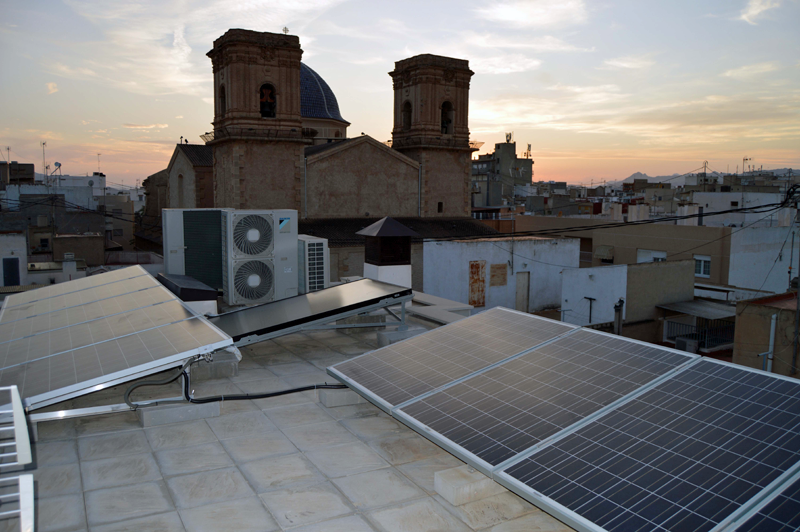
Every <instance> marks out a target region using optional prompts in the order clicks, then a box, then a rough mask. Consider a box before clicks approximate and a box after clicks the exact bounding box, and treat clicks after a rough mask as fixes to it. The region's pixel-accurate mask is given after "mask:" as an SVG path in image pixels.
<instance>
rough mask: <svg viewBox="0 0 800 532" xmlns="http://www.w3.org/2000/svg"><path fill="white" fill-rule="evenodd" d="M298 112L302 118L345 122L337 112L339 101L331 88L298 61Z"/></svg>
mask: <svg viewBox="0 0 800 532" xmlns="http://www.w3.org/2000/svg"><path fill="white" fill-rule="evenodd" d="M300 114H301V115H302V116H303V118H333V119H334V120H341V121H342V122H347V120H345V119H344V118H342V115H341V114H339V103H338V102H337V101H336V96H335V95H334V94H333V91H332V90H331V88H330V87H328V84H327V83H325V80H324V79H322V78H321V77H320V75H319V74H317V73H316V72H314V71H313V70H312V69H311V68H310V67H309V66H308V65H306V64H305V63H300ZM347 123H348V124H349V123H350V122H347Z"/></svg>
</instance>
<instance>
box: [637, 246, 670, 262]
mask: <svg viewBox="0 0 800 532" xmlns="http://www.w3.org/2000/svg"><path fill="white" fill-rule="evenodd" d="M666 260H667V252H666V251H657V250H653V249H637V250H636V263H637V264H641V263H642V262H664V261H666Z"/></svg>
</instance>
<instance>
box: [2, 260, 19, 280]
mask: <svg viewBox="0 0 800 532" xmlns="http://www.w3.org/2000/svg"><path fill="white" fill-rule="evenodd" d="M3 286H19V257H4V258H3Z"/></svg>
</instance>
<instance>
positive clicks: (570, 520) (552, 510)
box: [492, 340, 800, 532]
mask: <svg viewBox="0 0 800 532" xmlns="http://www.w3.org/2000/svg"><path fill="white" fill-rule="evenodd" d="M631 341H634V342H638V343H645V342H639V341H638V340H631ZM665 349H668V348H665ZM670 350H671V351H675V350H674V349H670ZM681 353H682V352H681ZM696 356H697V358H695V359H694V360H692V361H690V362H688V363H687V364H683V365H681V366H679V367H678V368H675V370H673V371H671V372H670V373H669V378H671V377H674V376H675V375H677V374H679V373H682V372H684V371H687V370H689V369H691V368H692V367H693V366H695V365H697V364H700V363H701V362H710V363H714V364H719V365H722V366H732V367H735V368H737V369H740V370H742V371H749V372H752V373H756V374H759V375H768V376H770V377H775V378H778V379H782V380H786V381H789V382H792V383H795V384H796V383H797V380H796V379H793V378H791V377H785V376H783V375H778V374H775V373H770V372H767V371H762V370H759V369H754V368H750V367H747V366H740V365H739V364H733V363H731V362H723V361H720V360H716V359H713V358H706V357H703V356H699V355H696ZM666 380H668V378H659V379H656V380H655V381H653V382H651V383H648V384H646V385H645V386H643V387H641V388H640V389H638V390H636V391H635V392H632V393H630V394H629V395H627V396H626V397H625V398H624V401H620V402H618V403H617V404H616V405H615V406H614V408H613V409H611V408H606V409H604V410H603V414H602V415H605V414H608V413H610V412H612V411H613V410H616V409H617V408H619V407H621V406H623V405H624V404H626V403H628V402H630V401H632V400H634V399H636V398H637V397H639V396H641V395H643V394H645V393H647V392H649V391H650V390H652V389H653V388H655V387H657V386H659V385H660V384H662V383H663V382H665V381H666ZM600 417H601V415H595V416H591V419H590V418H587V419H584V420H581V421H580V422H578V423H575V424H574V425H572V426H571V427H569V428H567V429H564V430H562V431H561V432H559V433H558V434H556V435H554V436H553V437H551V438H549V439H548V441H547V445H540V446H537V447H535V448H533V449H530V450H529V451H526V452H524V453H520V454H519V455H517V456H516V457H514V458H513V459H512V460H509V461H507V462H506V463H504V464H501V465H502V470H501V469H500V468H499V467H498V468H497V469H496V470H495V471H494V472H493V474H492V478H493V479H494V480H495V481H496V482H497V483H498V484H500V485H502V486H503V487H505V488H507V489H509V490H510V491H513V492H514V493H516V494H517V495H519V496H520V497H522V498H523V499H525V500H527V501H528V502H530V503H531V504H533V505H534V506H536V507H538V508H540V509H541V510H544V511H545V512H547V513H548V514H550V515H552V516H554V517H556V518H557V519H558V520H560V521H562V522H564V523H566V524H567V525H569V526H571V527H572V528H574V529H575V530H578V531H580V532H607V530H606V529H604V528H602V527H600V526H598V525H596V524H595V523H593V522H591V521H589V520H588V519H585V518H584V517H582V516H581V515H579V514H577V513H576V512H573V511H572V510H570V509H569V508H567V507H565V506H563V505H561V504H560V503H558V502H556V501H554V500H553V499H551V498H549V497H546V496H545V495H543V494H541V493H539V492H538V491H536V490H534V489H532V488H531V487H529V486H527V485H526V484H524V483H523V482H520V481H519V480H517V479H515V478H514V477H512V476H511V475H509V474H508V473H506V472H505V470H506V469H509V468H511V467H513V466H514V465H516V464H517V463H518V462H521V461H522V460H525V459H526V458H530V457H531V456H533V455H535V454H536V453H538V452H540V451H542V450H544V449H546V448H548V447H549V446H550V445H552V444H554V443H556V442H557V441H559V440H561V439H563V438H565V437H567V436H569V435H570V434H573V433H574V432H577V431H578V430H580V429H582V428H583V427H585V426H586V425H588V424H589V423H591V422H593V421H595V420H597V419H598V418H600ZM794 473H798V474H800V461H799V462H798V463H796V464H795V465H793V466H792V467H791V468H789V469H788V470H787V471H785V472H784V473H783V474H782V475H781V476H780V477H778V478H777V479H775V480H774V481H773V482H771V483H770V484H769V485H768V486H767V487H765V488H764V489H762V490H761V491H760V492H759V493H757V494H756V495H754V496H753V497H752V498H751V499H750V500H749V501H747V502H746V503H744V504H743V505H742V506H741V507H740V508H739V509H738V510H736V511H735V512H733V513H732V514H731V515H730V516H728V517H727V518H725V519H724V520H722V521H721V522H720V523H718V524H717V526H715V527H714V528H713V529H711V530H710V531H709V532H721V531H722V530H726V531H727V530H735V528H733V529H731V528H730V523H729V520H730V519H736V523H735V524H736V525H737V526H739V525H742V524H744V523H745V522H746V520H741V519H739V517H740V516H741V512H747V513H749V511H750V510H751V509H753V505H757V506H758V509H760V508H761V507H763V506H764V505H766V504H768V503H769V501H766V502H764V503H763V505H761V504H759V503H760V502H762V501H763V499H764V498H767V497H768V498H769V499H770V500H772V499H773V498H775V497H777V496H778V495H779V494H780V492H781V491H782V490H783V489H784V488H786V487H788V486H789V482H788V480H787V479H791V478H794ZM758 509H756V510H755V512H757V511H758ZM755 512H753V513H755Z"/></svg>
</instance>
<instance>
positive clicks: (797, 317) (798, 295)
mask: <svg viewBox="0 0 800 532" xmlns="http://www.w3.org/2000/svg"><path fill="white" fill-rule="evenodd" d="M794 207H795V222H798V221H800V210H798V209H797V203H795V204H794ZM792 243H794V241H792ZM797 248H798V251H800V246H797ZM798 265H800V262H798ZM794 297H795V300H796V301H797V307H796V308H795V312H794V341H793V342H792V370H791V374H792V375H797V342H798V339H799V338H798V336H800V280H798V284H797V285H795V293H794Z"/></svg>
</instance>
